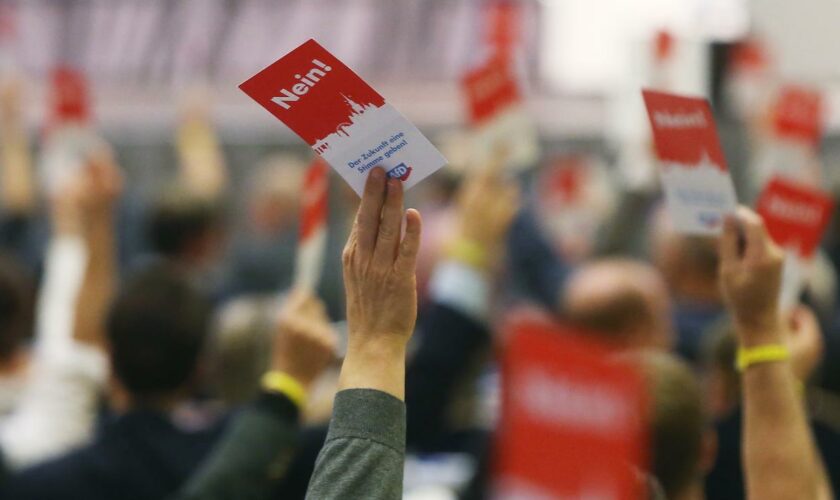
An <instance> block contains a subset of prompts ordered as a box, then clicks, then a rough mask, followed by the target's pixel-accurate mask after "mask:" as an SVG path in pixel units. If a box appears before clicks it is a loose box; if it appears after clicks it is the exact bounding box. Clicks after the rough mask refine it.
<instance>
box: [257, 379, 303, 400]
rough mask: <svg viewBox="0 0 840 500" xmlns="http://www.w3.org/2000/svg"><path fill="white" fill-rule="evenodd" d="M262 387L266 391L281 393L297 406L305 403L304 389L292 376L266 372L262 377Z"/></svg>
mask: <svg viewBox="0 0 840 500" xmlns="http://www.w3.org/2000/svg"><path fill="white" fill-rule="evenodd" d="M261 382H262V388H263V390H265V391H268V392H275V393H279V394H283V395H284V396H286V397H287V398H289V399H291V400H292V403H294V404H295V405H297V407H298V408H303V405H305V404H306V389H305V388H304V387H303V385H301V383H300V382H298V381H297V380H296V379H295V378H294V377H292V376H291V375H289V374H287V373H283V372H277V371H272V372H267V373H266V374H265V375H263V377H262V381H261Z"/></svg>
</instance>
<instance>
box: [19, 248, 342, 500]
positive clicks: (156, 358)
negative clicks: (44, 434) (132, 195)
mask: <svg viewBox="0 0 840 500" xmlns="http://www.w3.org/2000/svg"><path fill="white" fill-rule="evenodd" d="M303 302H304V305H300V306H298V307H301V308H302V307H307V308H310V309H312V308H313V307H314V308H315V313H314V316H313V315H312V314H311V313H310V314H309V316H308V317H309V318H313V317H314V319H309V320H306V321H304V320H301V319H299V318H298V317H297V315H298V314H299V313H297V312H295V310H292V311H291V312H290V313H288V314H287V316H289V318H288V319H286V320H284V321H282V322H281V324H280V328H279V329H278V333H280V334H282V333H284V332H286V331H288V330H289V329H292V330H301V329H302V330H306V329H314V330H315V331H316V332H317V333H316V334H314V335H315V336H316V338H318V339H321V340H320V341H318V342H315V346H316V349H315V351H316V353H314V354H313V356H314V357H312V356H310V357H307V356H303V355H301V354H302V353H300V352H298V351H297V350H294V349H292V350H291V352H290V349H289V347H288V345H287V344H286V343H285V341H282V340H281V341H278V342H277V343H276V345H277V347H276V349H275V351H274V356H273V357H272V362H273V364H272V367H273V368H275V369H276V370H277V371H278V372H282V373H284V374H285V375H284V376H285V377H287V378H290V379H291V380H292V381H294V383H296V384H298V385H299V388H298V390H297V391H295V394H300V393H301V391H304V390H305V388H306V387H308V386H309V385H310V384H311V383H312V382H313V378H314V375H317V374H320V372H321V371H322V370H323V368H324V367H325V366H326V364H327V363H328V362H329V361H331V359H332V352H333V349H334V346H335V340H334V333H333V332H332V330H331V328H330V327H329V325H328V323H327V322H326V318H325V316H324V314H323V310H322V309H320V311H321V312H318V311H319V309H318V308H320V307H322V306H320V305H319V304H318V303H317V301H315V302H314V303H313V299H307V300H304V301H303ZM300 314H302V313H300ZM209 321H210V306H209V304H208V303H207V302H206V301H205V300H204V299H203V298H202V297H201V295H200V294H199V293H198V292H197V291H196V290H195V289H194V288H193V287H192V286H191V285H190V283H189V281H188V280H187V279H186V278H185V276H184V273H183V271H182V270H180V269H178V268H177V267H175V266H174V265H172V264H167V263H158V264H154V265H152V266H150V267H149V268H147V269H145V270H142V271H139V272H138V273H137V274H135V275H134V276H133V277H131V278H130V279H129V280H128V281H127V282H126V284H125V285H124V286H123V289H122V291H121V292H120V294H119V296H118V297H117V300H116V301H115V303H114V305H113V307H112V308H111V311H110V313H109V315H108V322H107V335H108V346H109V357H110V362H111V367H112V371H113V376H114V380H115V388H114V391H115V392H114V393H113V394H112V398H111V402H112V405H114V407H115V409H116V410H117V412H118V416H117V417H116V418H115V419H113V420H112V421H110V422H108V423H107V424H106V425H105V427H104V428H103V430H102V432H101V433H100V434H99V435H98V436H97V438H96V439H95V440H94V441H93V442H92V443H91V444H90V445H88V446H86V447H84V448H82V449H80V450H78V451H75V452H72V453H70V454H68V455H66V456H64V457H61V458H58V459H55V460H53V461H49V462H46V463H44V464H41V465H38V466H35V467H32V468H30V469H27V470H25V471H23V472H22V473H20V474H19V475H17V476H14V477H13V478H11V479H10V481H9V482H8V484H7V485H6V489H5V490H4V494H5V495H6V496H5V498H15V499H25V498H79V499H81V498H85V499H96V498H103V499H111V498H163V497H165V496H166V495H168V494H170V493H173V492H174V491H175V490H176V489H177V488H179V487H180V486H181V484H182V483H183V482H184V481H185V480H186V478H187V477H188V476H189V475H190V474H191V473H193V472H194V471H195V469H196V467H197V466H198V465H199V464H200V463H201V461H202V460H203V459H204V458H205V457H206V456H207V455H208V453H209V452H210V450H211V449H212V447H213V445H214V443H215V442H216V440H217V438H218V437H219V435H220V433H221V431H222V425H223V424H224V421H222V420H214V421H211V422H202V421H200V420H199V421H196V420H195V419H186V420H185V419H184V418H180V417H183V414H180V417H179V413H178V412H177V410H178V409H179V406H180V405H181V404H182V403H184V402H185V401H186V400H187V399H188V398H189V396H190V394H191V389H192V387H193V386H194V384H195V383H196V382H197V378H196V377H197V375H198V374H197V368H198V367H197V364H198V360H199V356H200V353H201V350H202V348H203V344H204V340H205V337H206V333H207V328H208V326H209ZM304 344H305V345H308V344H306V343H304ZM319 349H320V350H319ZM300 404H301V401H298V402H296V404H295V406H296V407H299V406H300ZM296 414H297V410H296V411H295V415H296Z"/></svg>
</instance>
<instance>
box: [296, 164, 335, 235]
mask: <svg viewBox="0 0 840 500" xmlns="http://www.w3.org/2000/svg"><path fill="white" fill-rule="evenodd" d="M329 179H330V171H329V167H328V166H327V164H326V163H325V162H324V161H323V160H321V159H316V160H314V161H313V162H312V164H311V165H310V166H309V168H308V169H307V171H306V175H305V176H304V179H303V200H302V207H301V208H302V210H301V216H300V239H301V240H302V241H305V240H307V239H309V238H310V237H311V236H312V235H313V234H315V233H316V232H317V231H318V230H320V229H321V228H323V226H324V225H325V224H326V222H327V207H328V205H327V198H328V194H329V193H328V188H329Z"/></svg>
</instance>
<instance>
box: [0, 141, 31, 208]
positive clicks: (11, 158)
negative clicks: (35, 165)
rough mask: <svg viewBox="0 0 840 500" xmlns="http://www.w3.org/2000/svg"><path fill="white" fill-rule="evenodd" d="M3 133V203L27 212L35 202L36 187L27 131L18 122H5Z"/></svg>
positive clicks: (1, 145) (6, 206) (0, 145)
mask: <svg viewBox="0 0 840 500" xmlns="http://www.w3.org/2000/svg"><path fill="white" fill-rule="evenodd" d="M2 135H3V140H2V144H0V148H2V174H3V179H2V184H1V185H2V186H3V195H2V201H3V205H4V206H5V208H6V209H7V210H9V211H12V212H15V213H27V212H29V211H31V210H32V208H33V205H34V203H35V188H34V181H33V178H32V176H33V174H32V158H31V153H30V151H29V144H28V142H27V140H26V132H25V131H24V130H23V128H22V127H21V126H20V125H18V124H3V129H2Z"/></svg>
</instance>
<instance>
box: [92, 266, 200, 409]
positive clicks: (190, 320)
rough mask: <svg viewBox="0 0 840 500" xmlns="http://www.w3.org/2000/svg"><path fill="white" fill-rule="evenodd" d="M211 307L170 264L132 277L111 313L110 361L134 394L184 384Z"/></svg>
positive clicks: (158, 392)
mask: <svg viewBox="0 0 840 500" xmlns="http://www.w3.org/2000/svg"><path fill="white" fill-rule="evenodd" d="M210 314H211V310H210V305H209V303H208V302H207V301H206V300H205V299H204V297H202V296H201V295H200V294H199V293H198V292H197V291H196V290H195V289H194V288H193V287H192V286H190V284H189V282H188V281H187V280H186V278H185V277H184V276H183V275H182V274H181V273H180V272H179V271H178V270H177V268H175V267H174V265H172V264H156V265H154V266H152V267H150V268H147V269H144V270H142V271H140V272H138V273H136V274H135V275H134V276H132V277H131V278H129V279H128V281H127V282H126V284H125V285H124V287H123V289H122V291H121V292H120V294H119V296H118V297H117V300H116V302H115V303H114V305H113V307H112V308H111V311H110V314H109V316H108V323H107V332H108V340H109V342H110V354H111V365H112V367H113V370H114V373H115V374H116V376H117V378H118V379H119V381H120V382H121V383H122V384H123V385H124V386H125V388H126V389H127V390H128V391H129V392H130V393H131V395H132V396H133V397H135V398H144V397H156V396H165V395H167V394H168V393H171V392H173V391H176V390H178V389H180V388H181V387H183V386H184V384H185V383H186V382H187V381H188V380H189V379H190V377H191V376H192V375H193V373H194V371H195V366H196V363H197V360H198V357H199V354H200V353H201V350H202V348H203V345H204V340H205V338H206V336H207V332H208V330H209V322H210Z"/></svg>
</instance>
